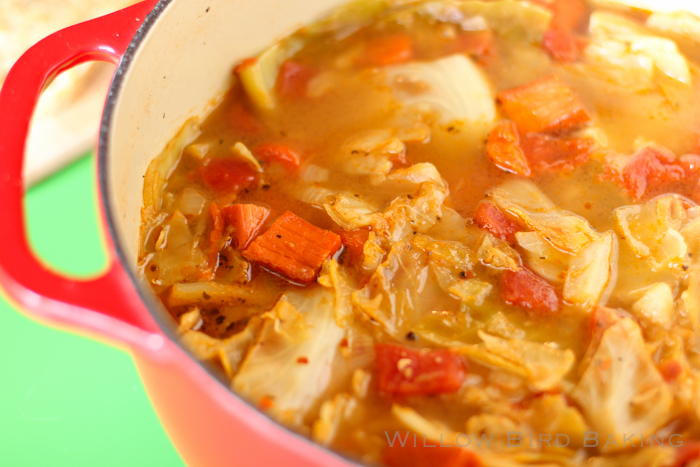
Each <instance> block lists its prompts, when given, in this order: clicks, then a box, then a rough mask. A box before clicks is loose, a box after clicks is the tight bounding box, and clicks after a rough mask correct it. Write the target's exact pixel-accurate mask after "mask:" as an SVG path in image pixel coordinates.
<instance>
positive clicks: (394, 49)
mask: <svg viewBox="0 0 700 467" xmlns="http://www.w3.org/2000/svg"><path fill="white" fill-rule="evenodd" d="M412 58H413V39H411V36H409V35H408V34H405V33H399V34H392V35H388V36H381V37H376V38H374V39H372V40H370V41H369V42H368V43H367V50H366V52H365V56H364V57H363V60H362V64H363V65H369V66H387V65H395V64H397V63H404V62H407V61H409V60H411V59H412Z"/></svg>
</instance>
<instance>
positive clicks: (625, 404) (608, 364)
mask: <svg viewBox="0 0 700 467" xmlns="http://www.w3.org/2000/svg"><path fill="white" fill-rule="evenodd" d="M571 396H572V397H573V398H574V400H575V401H576V402H577V403H578V405H579V406H580V407H581V409H582V410H583V414H584V415H585V417H586V420H587V421H588V423H589V424H590V425H591V427H592V428H593V429H594V430H595V431H597V432H598V434H599V436H600V439H601V440H603V439H608V437H609V436H612V437H613V438H614V439H615V443H612V442H611V443H608V445H607V446H603V445H602V443H601V448H600V449H601V450H602V451H603V452H610V451H615V450H618V449H621V448H622V447H623V445H624V441H623V436H624V435H627V436H628V439H629V436H630V435H632V434H634V435H635V437H634V442H635V444H637V445H639V442H640V438H639V437H640V436H645V437H646V436H647V435H649V434H652V433H654V432H655V431H656V430H657V429H658V428H659V427H661V426H662V425H663V424H664V423H665V422H666V419H667V417H668V415H669V412H670V409H671V404H672V396H671V393H670V390H669V388H668V386H667V385H666V383H665V382H664V380H663V378H662V376H661V374H660V373H659V372H658V370H657V369H656V367H655V366H654V362H653V361H652V359H651V357H650V356H649V354H648V353H647V350H646V347H645V344H644V338H643V337H642V332H641V329H640V328H639V326H638V325H637V324H636V323H635V322H634V321H633V320H632V319H630V318H622V319H620V320H619V321H618V322H617V323H615V324H613V325H612V326H611V327H609V328H608V329H607V330H606V331H605V332H604V333H603V336H602V338H601V340H600V344H599V345H598V348H597V350H596V351H595V353H594V354H593V358H592V360H591V362H590V364H589V365H588V367H587V368H586V369H585V371H584V373H583V375H582V377H581V380H580V381H579V383H578V385H577V386H576V387H575V388H574V390H573V391H572V393H571ZM615 445H617V446H615ZM628 447H629V444H628Z"/></svg>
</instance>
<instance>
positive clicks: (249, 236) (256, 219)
mask: <svg viewBox="0 0 700 467" xmlns="http://www.w3.org/2000/svg"><path fill="white" fill-rule="evenodd" d="M221 212H222V214H223V216H224V218H225V219H226V225H229V226H232V227H233V233H232V237H233V240H234V242H235V244H236V246H237V247H238V248H240V249H245V248H247V247H248V245H249V244H250V242H251V241H253V239H254V238H255V237H257V235H258V234H259V233H260V229H262V227H263V225H264V224H265V220H267V218H268V216H269V215H270V210H269V209H267V208H264V207H262V206H257V205H255V204H232V205H230V206H225V207H224V208H223V209H222V210H221Z"/></svg>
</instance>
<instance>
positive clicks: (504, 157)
mask: <svg viewBox="0 0 700 467" xmlns="http://www.w3.org/2000/svg"><path fill="white" fill-rule="evenodd" d="M519 143H520V137H519V135H518V130H517V129H516V128H515V125H514V124H513V122H510V121H503V122H501V123H499V124H498V126H496V128H494V130H493V131H491V133H490V134H489V139H488V141H487V142H486V154H487V155H488V156H489V158H490V159H491V160H492V161H493V163H494V164H496V167H498V168H499V169H501V170H505V171H506V172H511V173H514V174H517V175H522V176H524V177H529V176H530V173H531V171H530V165H529V164H528V162H527V158H526V157H525V153H524V152H523V150H522V149H521V148H520V144H519Z"/></svg>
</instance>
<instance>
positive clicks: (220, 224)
mask: <svg viewBox="0 0 700 467" xmlns="http://www.w3.org/2000/svg"><path fill="white" fill-rule="evenodd" d="M209 212H210V213H211V218H212V221H213V223H212V229H211V234H210V235H209V242H211V244H212V245H215V244H216V243H218V242H219V240H221V238H222V237H223V236H224V218H223V216H222V215H221V210H220V209H219V206H217V205H216V203H211V204H210V205H209Z"/></svg>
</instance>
